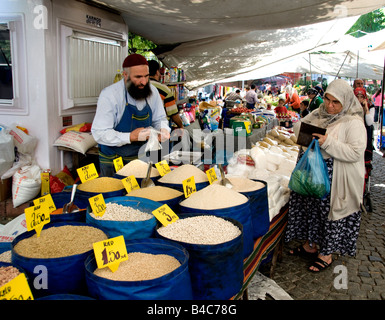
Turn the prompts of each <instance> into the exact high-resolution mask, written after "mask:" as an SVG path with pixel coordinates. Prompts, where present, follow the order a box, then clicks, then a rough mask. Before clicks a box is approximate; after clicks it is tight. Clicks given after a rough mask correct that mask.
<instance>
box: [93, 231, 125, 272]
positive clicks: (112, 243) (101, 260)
mask: <svg viewBox="0 0 385 320" xmlns="http://www.w3.org/2000/svg"><path fill="white" fill-rule="evenodd" d="M93 247H94V254H95V259H96V264H97V265H98V268H99V269H100V268H105V267H109V268H110V270H111V271H112V272H115V271H116V270H118V268H119V264H120V263H121V262H123V261H125V260H127V259H128V255H127V248H126V243H125V242H124V237H123V236H118V237H115V238H111V239H107V240H103V241H99V242H95V243H94V244H93Z"/></svg>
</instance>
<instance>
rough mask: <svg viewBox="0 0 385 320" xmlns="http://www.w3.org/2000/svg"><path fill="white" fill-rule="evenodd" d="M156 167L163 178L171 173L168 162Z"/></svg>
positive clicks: (162, 162)
mask: <svg viewBox="0 0 385 320" xmlns="http://www.w3.org/2000/svg"><path fill="white" fill-rule="evenodd" d="M155 167H156V168H157V169H158V171H159V174H160V175H161V176H162V177H163V176H164V175H166V174H167V173H169V172H170V171H171V169H170V167H169V166H168V163H167V161H166V160H162V161H160V162H158V163H155Z"/></svg>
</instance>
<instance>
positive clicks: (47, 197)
mask: <svg viewBox="0 0 385 320" xmlns="http://www.w3.org/2000/svg"><path fill="white" fill-rule="evenodd" d="M42 203H43V204H46V205H47V206H48V209H49V213H51V212H53V211H55V210H56V206H55V203H54V202H53V199H52V196H51V194H47V195H45V196H43V197H40V198H38V199H35V200H33V204H34V205H35V206H38V205H39V204H42Z"/></svg>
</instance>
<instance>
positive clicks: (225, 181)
mask: <svg viewBox="0 0 385 320" xmlns="http://www.w3.org/2000/svg"><path fill="white" fill-rule="evenodd" d="M218 168H219V171H220V172H221V177H222V179H221V185H222V186H225V187H226V188H229V189H231V188H232V187H233V185H232V184H231V182H230V180H229V179H227V178H226V177H225V172H224V171H223V168H222V165H221V164H218Z"/></svg>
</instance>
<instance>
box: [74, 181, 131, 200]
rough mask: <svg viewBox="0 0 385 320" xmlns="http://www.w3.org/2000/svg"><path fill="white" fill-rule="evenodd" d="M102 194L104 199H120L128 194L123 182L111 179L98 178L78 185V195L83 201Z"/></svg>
mask: <svg viewBox="0 0 385 320" xmlns="http://www.w3.org/2000/svg"><path fill="white" fill-rule="evenodd" d="M99 193H101V194H102V195H103V197H104V198H105V199H106V198H111V197H119V196H123V195H125V194H126V189H125V188H124V185H123V182H122V181H121V180H120V179H116V178H110V177H98V178H95V179H92V180H88V181H86V182H84V183H81V184H79V185H78V187H77V189H76V195H77V196H78V197H79V198H81V199H87V200H88V199H89V198H91V197H93V196H96V195H98V194H99Z"/></svg>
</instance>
